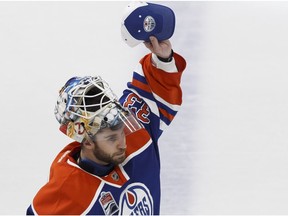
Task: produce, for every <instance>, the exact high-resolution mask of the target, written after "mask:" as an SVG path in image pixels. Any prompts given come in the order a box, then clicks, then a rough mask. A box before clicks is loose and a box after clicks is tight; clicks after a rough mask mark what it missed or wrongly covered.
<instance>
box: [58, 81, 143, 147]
mask: <svg viewBox="0 0 288 216" xmlns="http://www.w3.org/2000/svg"><path fill="white" fill-rule="evenodd" d="M54 113H55V116H56V119H57V120H58V122H59V123H60V130H61V131H62V132H63V133H64V134H66V135H67V136H69V137H70V138H72V139H74V140H76V141H78V142H83V140H84V139H86V138H87V137H86V136H89V137H93V136H94V135H95V134H96V133H97V132H98V131H99V130H100V129H103V128H107V127H114V126H116V125H118V124H123V125H124V126H125V128H124V133H125V135H128V134H130V133H133V132H135V131H137V130H139V129H141V128H142V125H141V124H140V123H139V122H138V121H137V119H136V118H135V116H134V114H133V113H131V112H130V111H129V110H128V109H127V108H124V107H123V106H122V105H121V104H120V103H119V102H118V99H117V97H116V95H115V94H114V93H113V91H112V90H111V88H110V87H109V85H108V84H107V83H106V82H105V81H104V80H102V79H101V77H100V76H96V77H91V76H85V77H73V78H71V79H70V80H68V81H67V82H66V84H65V85H64V86H63V87H62V89H61V90H60V92H59V97H58V100H57V103H56V106H55V111H54Z"/></svg>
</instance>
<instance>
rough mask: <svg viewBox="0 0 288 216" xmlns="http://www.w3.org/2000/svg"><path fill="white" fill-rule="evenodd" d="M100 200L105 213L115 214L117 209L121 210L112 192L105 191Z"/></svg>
mask: <svg viewBox="0 0 288 216" xmlns="http://www.w3.org/2000/svg"><path fill="white" fill-rule="evenodd" d="M99 202H100V204H101V206H102V209H103V211H104V212H105V215H114V214H115V213H116V212H117V211H119V208H118V205H117V204H116V202H115V200H114V198H113V196H112V194H111V193H110V192H105V191H103V192H102V193H101V197H100V199H99Z"/></svg>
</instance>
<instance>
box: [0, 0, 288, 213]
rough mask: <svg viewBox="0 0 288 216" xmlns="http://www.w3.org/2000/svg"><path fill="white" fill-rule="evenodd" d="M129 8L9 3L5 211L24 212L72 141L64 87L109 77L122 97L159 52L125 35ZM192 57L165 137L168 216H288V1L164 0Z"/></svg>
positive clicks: (178, 39) (2, 14) (0, 48)
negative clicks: (62, 125)
mask: <svg viewBox="0 0 288 216" xmlns="http://www.w3.org/2000/svg"><path fill="white" fill-rule="evenodd" d="M127 4H128V2H109V1H108V2H93V1H88V2H66V1H64V2H53V1H51V2H41V1H40V2H39V1H35V2H34V1H32V2H21V1H20V2H0V71H1V80H2V83H1V85H0V88H1V89H0V94H1V95H0V96H1V113H2V116H3V117H2V119H3V120H4V121H2V124H1V128H0V131H1V140H2V141H1V143H2V154H1V157H0V164H1V176H2V177H1V179H0V185H1V187H2V190H1V193H0V200H1V205H0V214H25V211H26V208H27V207H28V205H29V204H30V202H31V200H32V198H33V197H34V195H35V193H36V192H37V191H38V189H39V188H40V187H41V186H42V185H43V184H44V183H45V182H46V181H47V178H48V172H49V166H50V163H51V162H52V160H53V158H54V156H55V155H56V153H58V151H59V150H60V149H62V148H63V147H64V146H65V144H67V143H68V142H70V141H71V140H70V139H68V138H66V137H65V136H64V135H62V134H61V133H60V132H59V131H58V129H57V128H58V123H57V121H56V120H55V118H54V114H53V109H54V104H55V101H56V100H55V98H56V97H57V90H58V89H59V88H60V87H61V86H62V84H63V83H64V82H65V81H66V80H67V79H68V78H69V77H71V76H74V75H87V74H88V75H91V74H100V75H101V76H102V77H103V78H104V79H106V80H107V81H108V82H109V83H110V84H111V86H112V87H113V88H114V89H115V91H116V93H117V94H118V95H120V94H121V92H122V89H123V88H124V87H125V86H126V82H127V81H128V80H130V78H131V72H132V70H133V69H134V66H135V64H136V63H137V61H138V60H139V59H140V58H141V57H142V56H143V55H144V54H146V53H147V52H148V51H147V50H146V48H145V47H144V46H138V47H135V48H130V47H128V46H127V45H126V44H125V43H123V42H122V40H121V37H120V18H121V16H122V14H121V10H122V9H123V8H124V7H125V6H126V5H127ZM163 4H166V5H167V6H170V7H171V8H173V10H174V11H175V13H176V21H177V25H176V29H175V33H174V35H173V38H172V39H171V41H172V44H173V49H174V50H175V52H179V53H181V54H182V55H183V56H184V57H185V58H186V59H187V63H188V65H187V69H186V71H185V73H184V75H183V80H182V86H183V107H182V109H181V110H180V112H179V113H178V115H177V117H176V119H175V121H174V122H172V124H171V127H169V128H168V129H167V131H165V133H163V136H162V137H161V139H160V151H161V163H162V173H161V175H162V206H161V212H162V214H190V215H191V214H198V215H199V214H288V206H287V198H288V197H287V194H288V184H287V182H288V174H287V170H288V157H287V150H288V147H287V143H288V133H287V131H288V112H287V110H288V97H287V92H288V85H287V83H288V75H287V74H288V73H287V71H288V70H287V69H288V60H287V59H288V51H287V50H288V41H287V38H288V28H287V21H288V2H284V1H283V2H258V1H254V2H249V1H243V2H241V1H240V2H233V1H231V2H230V1H224V2H216V1H215V2H214V1H209V2H205V1H198V2H196V1H191V2H190V1H183V2H173V1H169V2H163Z"/></svg>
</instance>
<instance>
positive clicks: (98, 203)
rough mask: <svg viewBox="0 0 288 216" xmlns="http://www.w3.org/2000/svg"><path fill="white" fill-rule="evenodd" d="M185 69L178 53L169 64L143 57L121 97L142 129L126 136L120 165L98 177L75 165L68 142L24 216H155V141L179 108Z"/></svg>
mask: <svg viewBox="0 0 288 216" xmlns="http://www.w3.org/2000/svg"><path fill="white" fill-rule="evenodd" d="M171 64H173V65H174V67H173V66H172V67H171V66H170V65H171ZM185 67H186V62H185V60H184V58H183V57H181V56H180V55H178V54H177V53H174V59H173V61H172V63H162V62H159V60H158V61H157V59H156V57H155V55H154V54H148V55H146V56H145V57H144V58H143V59H142V60H141V61H140V62H139V65H138V67H137V68H136V69H135V70H134V73H133V79H132V82H129V83H128V84H127V86H128V88H127V89H126V90H124V92H123V95H122V97H121V98H120V102H121V103H122V104H123V105H124V106H126V107H128V108H129V109H131V110H132V111H133V112H134V113H135V116H137V118H138V120H139V121H140V122H141V123H142V124H143V126H144V128H143V129H141V130H139V131H137V132H135V133H132V134H129V135H128V136H127V137H126V143H127V149H126V156H127V158H126V159H125V161H124V162H123V163H121V164H119V165H117V166H115V167H114V168H113V169H112V171H111V172H110V173H109V174H108V175H105V176H102V177H100V176H97V175H94V174H92V173H89V172H87V171H85V170H83V169H82V168H81V167H80V166H79V165H78V164H77V161H76V159H75V157H74V156H75V154H77V153H79V151H80V148H81V147H80V143H78V142H73V143H70V144H69V145H67V146H66V147H65V148H64V149H63V150H62V151H61V152H60V153H59V154H58V155H57V156H56V158H55V159H54V161H53V162H52V165H51V169H50V176H49V181H48V182H47V184H45V185H44V186H43V187H42V188H41V189H40V190H39V191H38V193H37V194H36V196H35V197H34V199H33V202H32V204H31V205H30V206H29V208H28V209H27V214H41V215H43V214H58V215H64V214H66V215H67V214H70V215H72V214H73V215H80V214H93V215H157V214H159V213H160V158H159V151H158V139H159V137H160V136H161V134H162V132H163V130H164V129H165V127H166V126H168V125H169V124H170V123H171V121H172V120H173V118H174V117H175V115H176V113H177V111H178V110H179V108H180V105H181V103H182V91H181V87H180V79H181V75H182V72H183V71H184V69H185Z"/></svg>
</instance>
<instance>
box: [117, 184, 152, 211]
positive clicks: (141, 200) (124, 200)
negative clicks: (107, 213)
mask: <svg viewBox="0 0 288 216" xmlns="http://www.w3.org/2000/svg"><path fill="white" fill-rule="evenodd" d="M119 207H120V212H119V214H120V215H153V199H152V196H151V194H150V191H149V189H148V188H147V187H146V186H145V185H144V184H142V183H133V184H130V185H128V186H127V188H126V189H125V190H124V191H123V192H122V194H121V196H120V201H119Z"/></svg>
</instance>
